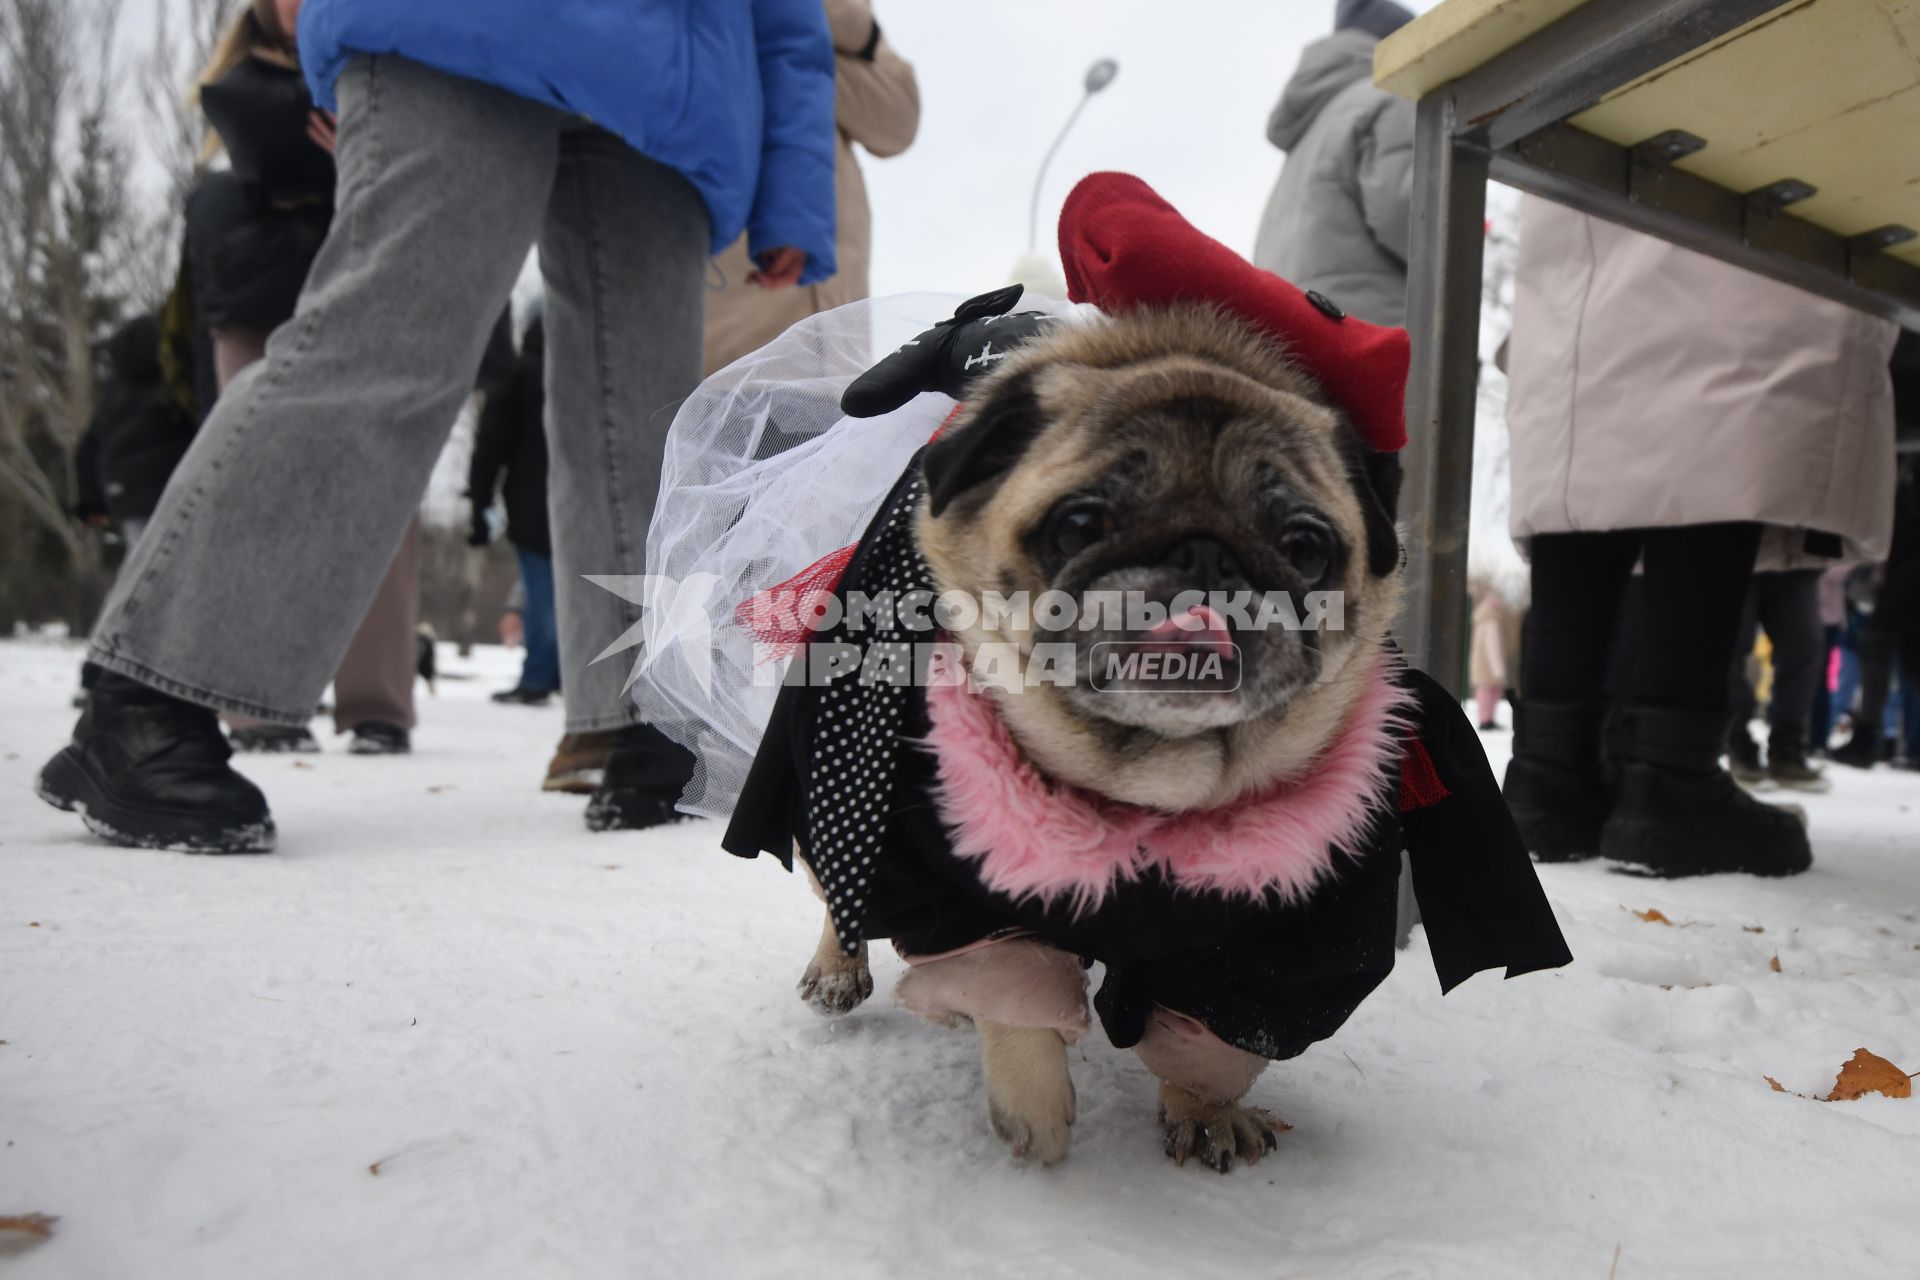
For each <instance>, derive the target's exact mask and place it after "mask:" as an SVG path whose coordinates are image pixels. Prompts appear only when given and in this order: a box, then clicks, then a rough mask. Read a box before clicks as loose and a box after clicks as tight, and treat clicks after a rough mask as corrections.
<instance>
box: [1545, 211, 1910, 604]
mask: <svg viewBox="0 0 1920 1280" xmlns="http://www.w3.org/2000/svg"><path fill="white" fill-rule="evenodd" d="M1897 333H1898V330H1897V329H1896V328H1895V326H1894V325H1892V324H1891V323H1889V322H1887V321H1884V320H1879V319H1875V318H1874V317H1872V316H1869V315H1866V314H1865V313H1863V312H1859V311H1855V310H1853V309H1852V308H1850V307H1846V306H1842V305H1841V304H1839V303H1836V302H1828V301H1826V300H1825V299H1821V298H1816V297H1814V296H1812V295H1811V294H1808V293H1804V292H1802V291H1801V290H1798V289H1794V288H1791V287H1789V286H1787V285H1783V284H1779V283H1777V282H1775V281H1772V280H1768V279H1765V278H1763V277H1761V276H1757V275H1754V274H1752V273H1751V272H1748V271H1744V270H1742V269H1740V268H1738V267H1731V266H1728V265H1726V264H1725V263H1722V262H1718V261H1716V260H1714V259H1711V258H1707V257H1704V256H1702V255H1700V254H1697V253H1693V252H1691V251H1689V250H1686V249H1681V248H1679V247H1677V246H1674V245H1670V244H1668V243H1666V242H1665V241H1662V240H1656V239H1653V238H1652V237H1649V236H1645V235H1641V234H1639V233H1638V232H1634V231H1628V230H1626V229H1625V228H1622V227H1619V226H1615V225H1614V224H1612V223H1608V222H1603V221H1601V220H1599V219H1597V218H1590V217H1588V216H1587V215H1585V214H1582V213H1576V212H1574V211H1573V210H1571V209H1567V208H1565V207H1563V206H1560V205H1556V204H1552V203H1549V202H1547V201H1544V200H1535V199H1529V200H1527V201H1526V207H1525V209H1524V211H1523V213H1522V215H1521V228H1520V256H1519V261H1518V265H1517V268H1516V274H1515V296H1514V308H1513V341H1512V348H1511V352H1510V356H1509V362H1508V375H1509V378H1510V380H1511V385H1510V387H1509V391H1508V401H1507V425H1508V428H1509V430H1510V431H1511V433H1512V467H1513V518H1512V531H1513V535H1514V537H1516V538H1530V537H1532V536H1533V535H1534V534H1538V533H1560V532H1567V531H1574V530H1606V529H1631V528H1644V527H1651V526H1671V525H1687V524H1706V523H1712V522H1717V521H1729V520H1757V521H1760V522H1762V523H1764V524H1767V525H1771V526H1775V527H1774V528H1772V529H1770V530H1768V534H1767V537H1766V539H1765V540H1764V541H1763V543H1762V549H1761V561H1762V564H1761V567H1763V568H1785V567H1791V566H1794V565H1813V564H1818V563H1821V561H1820V560H1819V559H1818V558H1817V557H1815V556H1810V555H1809V554H1808V550H1809V548H1808V534H1809V532H1812V533H1814V534H1816V535H1817V534H1827V535H1838V536H1839V537H1840V538H1842V539H1845V540H1846V542H1847V547H1846V555H1847V556H1848V557H1849V558H1855V559H1878V558H1879V557H1880V556H1883V555H1884V554H1885V553H1886V548H1887V544H1888V541H1889V539H1890V538H1891V536H1892V529H1893V463H1894V451H1893V390H1892V384H1891V381H1890V379H1889V377H1888V374H1887V359H1888V356H1889V355H1890V354H1891V352H1892V350H1893V343H1894V338H1895V337H1896V335H1897ZM1822 541H1823V540H1822V539H1820V538H1818V537H1816V538H1815V539H1814V546H1815V547H1816V548H1818V547H1819V546H1820V544H1821V542H1822ZM1825 541H1827V542H1831V538H1828V539H1825Z"/></svg>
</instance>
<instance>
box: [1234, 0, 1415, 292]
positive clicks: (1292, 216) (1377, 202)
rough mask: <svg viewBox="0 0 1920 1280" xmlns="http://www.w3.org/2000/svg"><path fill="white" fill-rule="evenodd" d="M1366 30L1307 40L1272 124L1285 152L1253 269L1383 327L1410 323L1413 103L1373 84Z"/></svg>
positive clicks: (1255, 247)
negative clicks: (1315, 293) (1322, 296)
mask: <svg viewBox="0 0 1920 1280" xmlns="http://www.w3.org/2000/svg"><path fill="white" fill-rule="evenodd" d="M1376 43H1378V42H1377V41H1376V40H1375V39H1374V37H1373V36H1371V35H1369V34H1368V33H1366V32H1364V31H1336V32H1334V33H1333V34H1332V35H1330V36H1327V37H1326V38H1325V39H1322V40H1317V41H1315V42H1314V43H1313V44H1310V45H1308V46H1307V49H1306V52H1305V53H1303V54H1302V55H1301V57H1300V65H1299V67H1298V68H1297V69H1296V70H1295V71H1294V73H1293V78H1292V79H1291V80H1289V81H1288V82H1287V87H1286V89H1285V91H1284V92H1282V94H1281V95H1280V103H1279V105H1278V106H1276V107H1274V109H1273V114H1272V116H1270V117H1269V118H1268V120H1267V137H1268V139H1269V140H1271V141H1272V143H1273V145H1274V146H1276V147H1278V148H1280V149H1281V150H1282V151H1284V152H1286V153H1287V163H1286V166H1285V167H1284V168H1283V169H1281V171H1280V180H1279V181H1278V182H1277V183H1275V184H1274V188H1273V194H1272V195H1271V196H1269V197H1268V198H1267V209H1266V213H1265V214H1264V215H1263V216H1262V217H1261V220H1260V234H1259V236H1258V237H1257V238H1256V239H1255V241H1254V245H1253V261H1254V265H1255V266H1259V267H1264V268H1266V269H1267V270H1268V271H1272V272H1274V273H1275V274H1277V275H1281V276H1284V277H1286V278H1287V279H1288V280H1291V281H1292V282H1293V283H1294V284H1296V285H1298V286H1300V287H1301V288H1302V289H1314V290H1317V291H1319V292H1320V293H1323V294H1325V295H1326V296H1327V297H1329V298H1331V299H1332V300H1333V301H1334V302H1336V303H1338V304H1339V305H1340V306H1341V307H1343V308H1345V309H1346V310H1347V311H1349V312H1351V313H1352V314H1353V315H1356V316H1358V317H1360V318H1361V319H1362V320H1368V321H1372V322H1373V323H1375V324H1393V325H1397V324H1404V323H1406V313H1407V298H1406V295H1407V224H1408V220H1409V216H1410V205H1411V201H1412V195H1413V104H1412V103H1411V102H1408V101H1406V100H1405V99H1402V98H1396V97H1394V96H1393V95H1392V94H1389V93H1387V92H1386V91H1384V90H1382V89H1376V88H1375V87H1374V85H1373V48H1374V45H1375V44H1376Z"/></svg>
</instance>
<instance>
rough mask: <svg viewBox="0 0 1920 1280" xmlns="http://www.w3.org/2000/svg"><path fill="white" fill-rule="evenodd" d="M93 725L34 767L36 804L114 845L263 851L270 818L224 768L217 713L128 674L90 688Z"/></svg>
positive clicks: (254, 794) (248, 787)
mask: <svg viewBox="0 0 1920 1280" xmlns="http://www.w3.org/2000/svg"><path fill="white" fill-rule="evenodd" d="M89 717H90V719H89V723H88V724H87V726H86V728H85V730H84V732H83V733H82V734H81V736H78V737H76V739H75V741H74V742H73V743H71V744H70V745H69V746H68V747H67V748H66V749H65V750H63V751H61V752H60V754H58V755H56V756H55V757H54V758H53V759H51V760H49V761H48V762H47V764H46V767H45V768H43V769H42V770H41V771H40V779H39V782H38V784H37V785H36V786H35V788H34V789H35V790H36V791H37V792H38V793H39V795H40V798H41V799H42V800H45V801H46V802H47V803H48V804H51V805H53V806H54V807H56V808H59V809H66V810H69V811H77V812H78V813H79V814H80V817H81V820H82V821H84V822H85V823H86V824H87V829H88V830H90V831H92V832H93V833H94V834H95V835H97V836H102V837H104V838H106V839H108V840H112V841H114V842H115V843H117V844H124V845H131V846H133V847H135V848H141V849H175V850H179V851H180V852H183V853H265V852H267V851H268V850H270V849H272V848H273V838H274V831H273V817H272V815H271V814H269V813H268V812H267V801H266V797H265V796H263V795H261V794H260V789H259V788H258V787H256V786H254V785H253V784H252V783H251V782H248V781H247V780H246V779H245V778H243V777H241V776H240V775H239V774H237V773H235V772H234V771H233V770H232V769H231V768H229V767H228V765H227V758H228V757H229V756H230V755H232V751H231V750H230V749H229V748H228V746H227V740H226V736H225V735H224V734H222V733H221V732H220V722H219V720H218V719H216V718H215V716H214V714H213V712H211V711H209V710H207V709H206V708H205V707H198V706H195V705H194V704H193V703H191V702H183V701H181V700H180V699H178V698H173V697H169V696H168V695H166V694H164V693H161V692H160V691H159V690H157V689H151V688H148V687H147V686H146V685H143V684H141V683H139V682H138V681H136V680H129V679H128V678H127V677H125V676H120V675H113V674H110V673H109V674H106V675H103V676H101V678H100V681H99V683H98V684H97V685H96V686H95V687H94V690H93V699H92V706H91V708H90V711H89Z"/></svg>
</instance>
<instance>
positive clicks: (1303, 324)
mask: <svg viewBox="0 0 1920 1280" xmlns="http://www.w3.org/2000/svg"><path fill="white" fill-rule="evenodd" d="M1060 261H1061V263H1062V264H1063V265H1064V266H1065V267H1066V273H1067V296H1068V297H1070V298H1072V299H1073V300H1074V301H1075V302H1090V303H1092V304H1093V305H1095V306H1097V307H1099V308H1100V309H1101V310H1103V311H1124V310H1128V309H1130V308H1133V307H1159V306H1166V305H1168V304H1170V303H1175V302H1211V303H1215V304H1217V305H1219V306H1221V307H1223V308H1225V309H1226V310H1227V311H1230V312H1232V313H1233V314H1234V315H1237V316H1239V317H1240V318H1241V319H1243V320H1246V321H1247V322H1249V323H1250V324H1252V325H1253V326H1254V327H1255V328H1258V329H1260V330H1262V331H1264V332H1265V333H1267V334H1268V335H1269V336H1270V337H1272V338H1273V339H1274V340H1275V341H1276V342H1278V343H1279V344H1280V345H1281V346H1282V347H1284V348H1285V349H1286V351H1287V354H1288V355H1289V356H1291V357H1292V358H1293V360H1294V362H1295V363H1296V364H1298V365H1299V366H1300V367H1301V368H1302V369H1304V370H1305V371H1306V372H1307V373H1309V374H1311V375H1312V376H1313V378H1314V380H1315V381H1317V382H1318V383H1319V384H1320V386H1321V389H1322V390H1324V391H1325V392H1326V393H1327V395H1328V396H1329V397H1330V398H1331V399H1332V400H1333V402H1334V403H1335V404H1337V405H1339V406H1340V407H1341V408H1342V409H1344V410H1346V412H1347V414H1348V415H1349V416H1350V417H1351V418H1352V419H1353V421H1354V425H1355V426H1356V427H1358V428H1359V430H1360V434H1361V435H1362V436H1363V437H1365V439H1366V441H1367V444H1368V445H1369V446H1370V447H1372V448H1373V449H1376V450H1379V451H1380V452H1383V453H1392V452H1395V451H1397V450H1399V449H1401V448H1404V447H1405V446H1406V443H1407V419H1406V395H1407V361H1408V358H1409V349H1408V345H1407V331H1406V330H1405V329H1389V328H1386V327H1384V326H1381V325H1377V324H1368V323H1367V322H1366V321H1364V320H1359V319H1356V318H1354V317H1353V316H1349V315H1346V314H1344V313H1342V312H1341V311H1340V309H1339V308H1338V307H1337V306H1335V305H1334V304H1333V303H1331V302H1329V301H1328V300H1327V299H1325V298H1322V297H1320V295H1318V294H1314V293H1304V292H1302V291H1301V290H1299V289H1297V288H1295V287H1294V286H1293V285H1291V284H1288V283H1287V282H1286V281H1285V280H1282V279H1281V278H1280V277H1279V276H1276V275H1274V274H1273V273H1272V272H1270V271H1262V270H1260V269H1259V268H1258V267H1256V266H1253V265H1252V264H1250V263H1249V262H1247V261H1246V260H1245V259H1244V258H1242V257H1241V256H1240V255H1239V254H1237V253H1235V252H1234V251H1233V250H1231V249H1229V248H1227V247H1226V246H1225V245H1223V244H1221V243H1220V242H1219V241H1218V240H1215V239H1212V238H1211V237H1209V236H1206V235H1203V234H1201V233H1200V232H1199V231H1197V230H1196V229H1195V228H1194V226H1193V224H1192V223H1190V222H1188V221H1187V220H1186V219H1185V218H1183V217H1181V216H1180V213H1179V211H1178V210H1176V209H1175V208H1174V207H1173V206H1172V205H1170V204H1168V203H1167V202H1166V201H1165V200H1162V199H1161V198H1160V196H1159V194H1158V193H1157V192H1155V191H1154V189H1153V188H1152V187H1149V186H1148V185H1147V184H1146V183H1144V182H1142V181H1141V180H1140V179H1138V178H1136V177H1134V176H1133V175H1132V174H1130V173H1095V174H1090V175H1088V176H1087V177H1085V178H1083V179H1081V180H1080V184H1079V185H1078V186H1076V187H1075V188H1074V189H1073V193H1072V194H1071V195H1069V196H1068V197H1067V203H1066V206H1065V207H1064V208H1062V209H1061V210H1060Z"/></svg>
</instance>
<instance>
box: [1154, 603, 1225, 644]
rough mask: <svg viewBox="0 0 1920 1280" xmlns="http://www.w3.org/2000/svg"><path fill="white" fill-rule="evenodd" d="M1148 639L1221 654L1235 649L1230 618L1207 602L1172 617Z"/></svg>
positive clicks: (1155, 629)
mask: <svg viewBox="0 0 1920 1280" xmlns="http://www.w3.org/2000/svg"><path fill="white" fill-rule="evenodd" d="M1147 639H1148V640H1150V641H1161V642H1165V641H1173V642H1177V643H1181V644H1190V645H1196V646H1203V647H1205V648H1209V649H1212V650H1213V651H1214V652H1216V653H1220V654H1231V653H1232V652H1233V633H1232V632H1231V631H1229V630H1227V620H1226V619H1225V618H1222V617H1221V616H1220V615H1219V613H1218V612H1216V611H1215V610H1214V609H1212V608H1210V607H1209V606H1207V605H1204V604H1196V605H1194V606H1193V607H1192V608H1190V609H1188V610H1187V611H1186V612H1185V613H1178V614H1175V615H1173V616H1172V617H1170V618H1168V619H1167V620H1166V621H1165V622H1163V623H1161V624H1160V625H1159V626H1157V627H1155V628H1154V629H1153V630H1151V631H1149V632H1147Z"/></svg>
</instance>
